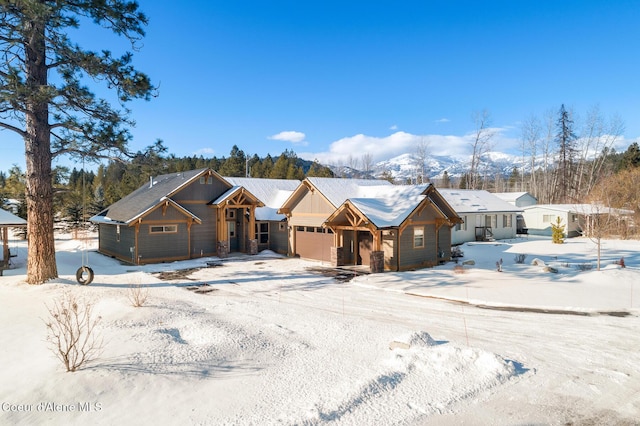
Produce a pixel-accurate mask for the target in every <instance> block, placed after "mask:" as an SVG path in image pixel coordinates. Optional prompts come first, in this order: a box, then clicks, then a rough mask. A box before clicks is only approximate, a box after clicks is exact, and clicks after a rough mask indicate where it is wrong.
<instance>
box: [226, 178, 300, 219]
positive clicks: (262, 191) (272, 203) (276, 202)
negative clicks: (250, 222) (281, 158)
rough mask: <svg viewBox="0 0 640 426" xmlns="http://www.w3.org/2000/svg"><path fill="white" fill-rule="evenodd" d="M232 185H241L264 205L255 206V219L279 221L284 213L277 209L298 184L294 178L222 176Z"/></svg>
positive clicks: (283, 216) (283, 217)
mask: <svg viewBox="0 0 640 426" xmlns="http://www.w3.org/2000/svg"><path fill="white" fill-rule="evenodd" d="M224 179H225V180H226V181H227V182H229V183H230V184H232V185H234V186H242V187H244V188H246V189H247V190H248V191H249V192H250V193H251V194H253V195H254V196H255V197H256V198H257V199H258V200H260V201H262V202H263V203H264V207H258V208H256V220H273V221H280V220H284V219H285V215H283V214H279V213H278V209H279V208H280V207H282V205H283V204H284V202H285V201H286V200H287V199H288V198H289V197H290V196H291V194H292V193H293V191H295V190H296V188H298V186H300V181H299V180H295V179H256V178H241V177H226V176H225V177H224Z"/></svg>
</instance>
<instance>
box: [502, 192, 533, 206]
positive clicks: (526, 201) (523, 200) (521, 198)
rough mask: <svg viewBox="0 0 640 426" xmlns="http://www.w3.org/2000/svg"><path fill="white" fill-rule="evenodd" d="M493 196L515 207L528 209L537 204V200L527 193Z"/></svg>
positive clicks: (505, 193) (506, 193)
mask: <svg viewBox="0 0 640 426" xmlns="http://www.w3.org/2000/svg"><path fill="white" fill-rule="evenodd" d="M493 195H495V196H496V197H498V198H500V199H501V200H503V201H506V202H507V203H509V204H513V205H514V206H516V207H528V206H534V205H536V204H538V199H537V198H536V197H534V196H533V195H531V194H529V193H528V192H494V193H493Z"/></svg>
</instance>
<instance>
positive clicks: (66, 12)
mask: <svg viewBox="0 0 640 426" xmlns="http://www.w3.org/2000/svg"><path fill="white" fill-rule="evenodd" d="M0 7H1V9H0V12H1V13H0V39H1V40H2V45H1V46H0V53H2V56H3V58H5V60H4V61H3V62H2V63H0V110H1V111H3V113H4V114H3V116H2V117H1V118H0V127H2V128H4V129H7V130H10V131H13V132H15V133H17V134H19V135H20V136H21V137H22V138H23V139H24V144H25V160H26V166H27V169H26V176H27V180H26V203H27V211H28V220H27V233H28V235H29V247H28V254H27V282H28V283H30V284H39V283H43V282H45V281H47V280H49V279H52V278H56V277H57V276H58V271H57V267H56V256H55V246H54V238H53V214H54V212H53V184H52V179H51V174H52V170H51V164H52V160H53V158H55V157H57V156H59V155H72V156H73V155H75V156H78V157H82V156H85V155H88V156H92V157H100V156H103V157H106V156H112V155H113V154H114V152H126V145H127V142H128V140H129V139H130V135H129V132H128V131H127V127H128V126H129V125H131V124H132V121H131V120H130V119H129V118H128V112H129V111H128V110H126V109H124V107H123V110H117V109H115V108H113V107H112V106H111V104H110V103H109V102H108V101H106V100H105V99H100V98H97V97H96V96H95V95H94V93H92V92H91V91H90V89H89V88H88V86H87V83H89V82H91V81H106V82H107V83H108V88H110V89H113V90H115V92H116V95H117V99H118V103H119V105H121V106H123V105H124V104H125V103H126V102H128V101H130V100H132V99H136V98H142V99H150V97H151V96H152V95H153V92H154V90H155V88H154V87H153V86H152V85H151V82H150V80H149V78H148V77H147V76H146V75H145V74H142V73H140V72H138V71H136V70H135V69H134V68H133V66H132V65H131V61H132V55H131V53H129V52H127V53H125V54H124V55H122V56H121V57H117V56H114V55H112V53H111V52H109V51H107V50H102V51H100V52H93V51H87V50H83V49H82V48H81V47H80V46H79V45H78V44H76V43H73V42H72V41H71V39H70V38H69V36H68V34H69V33H70V31H69V29H75V28H79V27H80V23H81V22H82V24H83V25H90V24H91V23H92V22H93V23H95V24H97V25H99V26H101V27H103V28H106V29H109V30H111V31H113V32H114V33H115V34H117V35H119V36H124V37H126V38H127V39H128V40H130V41H131V43H132V45H133V46H135V42H136V41H138V40H140V38H141V37H143V36H144V30H143V26H144V25H146V23H147V18H146V16H145V15H144V14H143V13H141V12H140V11H139V10H138V4H137V3H136V2H135V1H131V0H100V1H96V0H78V1H73V2H69V1H44V0H12V1H3V2H2V3H1V6H0ZM7 58H10V60H7Z"/></svg>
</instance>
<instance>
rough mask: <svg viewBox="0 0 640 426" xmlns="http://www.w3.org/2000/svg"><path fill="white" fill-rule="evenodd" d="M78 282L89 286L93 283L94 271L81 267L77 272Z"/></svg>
mask: <svg viewBox="0 0 640 426" xmlns="http://www.w3.org/2000/svg"><path fill="white" fill-rule="evenodd" d="M76 281H78V283H80V284H82V285H89V284H91V282H92V281H93V269H91V268H89V267H88V266H81V267H80V268H78V270H77V271H76Z"/></svg>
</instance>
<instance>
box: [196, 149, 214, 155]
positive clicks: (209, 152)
mask: <svg viewBox="0 0 640 426" xmlns="http://www.w3.org/2000/svg"><path fill="white" fill-rule="evenodd" d="M215 153H216V151H215V150H214V149H213V148H200V149H199V150H197V151H195V152H194V153H193V155H213V154H215Z"/></svg>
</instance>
